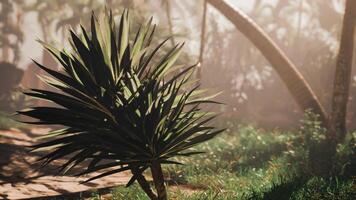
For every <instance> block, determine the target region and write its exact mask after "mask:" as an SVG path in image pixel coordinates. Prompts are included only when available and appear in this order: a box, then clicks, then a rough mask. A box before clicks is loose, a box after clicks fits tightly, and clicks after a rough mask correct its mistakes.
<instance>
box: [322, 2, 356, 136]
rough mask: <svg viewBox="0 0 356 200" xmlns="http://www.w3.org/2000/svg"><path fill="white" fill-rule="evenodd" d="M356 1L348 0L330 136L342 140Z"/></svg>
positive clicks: (349, 77) (344, 130) (336, 77)
mask: <svg viewBox="0 0 356 200" xmlns="http://www.w3.org/2000/svg"><path fill="white" fill-rule="evenodd" d="M355 12H356V1H355V0H347V1H346V4H345V14H344V20H343V25H342V33H341V40H340V48H339V53H338V57H337V62H336V71H335V78H334V91H333V98H332V111H331V116H330V126H329V135H328V136H329V137H330V139H332V140H336V141H337V142H340V141H341V140H343V139H344V137H345V134H346V112H347V103H348V98H349V89H350V81H351V69H352V56H353V55H352V54H353V45H354V44H353V43H354V34H355V25H356V24H355V21H356V13H355Z"/></svg>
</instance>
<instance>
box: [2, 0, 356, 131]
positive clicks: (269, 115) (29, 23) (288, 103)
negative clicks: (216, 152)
mask: <svg viewBox="0 0 356 200" xmlns="http://www.w3.org/2000/svg"><path fill="white" fill-rule="evenodd" d="M9 2H12V1H9ZM227 2H229V3H230V4H231V5H233V6H234V7H237V8H240V9H242V10H243V11H244V12H246V14H247V15H248V16H250V17H251V18H252V19H253V20H254V21H255V22H256V23H257V24H258V25H260V26H261V27H262V28H263V29H264V30H265V31H266V32H267V33H268V34H269V36H270V37H271V38H272V39H273V40H274V41H275V42H276V43H277V44H278V45H279V47H280V48H281V49H282V50H283V51H284V52H285V53H286V54H287V56H288V57H289V58H290V59H291V60H292V61H293V63H294V64H295V65H296V66H297V67H298V68H299V70H300V71H301V72H302V74H303V75H304V76H305V77H306V79H307V81H308V82H309V84H310V85H311V87H312V88H313V89H314V91H316V93H317V96H318V97H319V98H320V99H321V101H322V103H323V104H324V106H325V107H326V108H327V109H330V101H331V99H330V98H331V93H332V80H333V72H334V70H335V58H336V53H337V50H338V42H339V38H340V29H341V22H342V15H343V10H344V3H345V2H344V1H343V0H313V1H310V0H289V1H286V0H249V1H247V0H229V1H227ZM12 3H13V12H11V14H10V15H11V20H10V21H11V24H15V25H16V26H17V27H19V32H21V34H22V36H23V38H22V39H23V40H22V41H17V44H18V49H19V56H18V59H13V60H14V61H13V63H15V64H16V65H17V66H18V68H21V69H24V70H26V71H25V74H24V79H23V81H22V86H23V87H24V88H29V87H43V85H41V84H40V83H38V81H37V78H36V76H35V74H36V73H40V72H38V70H37V69H36V68H35V67H34V66H33V64H32V62H31V58H33V59H36V60H38V61H40V62H42V63H45V64H50V65H53V66H54V67H55V65H56V64H55V63H53V61H52V60H51V58H50V57H49V56H48V54H46V53H44V52H43V50H42V49H41V46H40V45H39V44H38V42H36V40H37V39H40V40H44V41H46V42H49V43H55V44H57V45H59V46H67V45H66V42H65V41H66V39H65V38H66V37H67V36H68V31H67V30H68V28H69V27H73V29H77V28H78V24H79V22H80V23H82V24H83V25H84V26H86V27H87V26H88V20H89V19H90V13H91V10H94V11H97V12H99V11H100V10H102V9H103V8H104V6H105V4H106V3H107V5H112V6H109V8H111V9H113V10H117V13H119V10H121V9H122V8H123V7H129V8H130V10H131V14H132V15H134V16H135V19H137V21H138V22H141V21H142V22H143V21H144V19H145V18H146V19H147V18H148V17H150V16H154V20H155V22H156V23H157V24H158V25H159V27H160V28H159V29H158V31H157V33H156V35H158V37H159V38H164V37H166V36H169V35H171V33H172V32H173V33H174V34H173V36H174V37H173V40H174V42H182V41H185V43H186V46H185V53H184V55H183V56H182V60H181V61H180V62H182V63H187V64H191V63H196V62H197V61H198V57H199V50H200V45H201V42H200V37H201V25H202V16H203V1H202V0H146V1H145V0H132V1H128V0H121V1H104V0H78V1H70V0H51V1H49V0H47V1H46V0H26V1H25V0H23V1H21V0H15V1H13V2H12ZM3 8H5V7H4V5H2V9H3ZM79 19H80V20H79ZM2 20H3V19H2ZM136 23H137V22H136ZM170 26H171V29H170ZM10 40H11V38H10ZM14 41H15V42H16V40H15V39H14ZM204 44H205V49H204V52H203V61H202V63H201V67H202V80H201V82H202V85H203V87H204V88H206V87H207V88H212V89H213V90H214V91H222V94H221V95H220V96H219V97H218V100H220V101H222V102H224V103H226V106H221V107H219V108H217V109H218V110H219V111H221V112H223V113H224V114H223V119H228V121H231V123H253V124H256V125H258V126H260V127H265V128H273V127H280V128H283V129H286V128H288V129H289V128H293V127H297V126H298V125H299V120H300V119H301V117H302V113H303V112H302V110H300V109H299V108H298V107H297V105H296V103H295V102H294V100H293V99H292V97H291V95H290V94H289V92H288V91H287V89H286V87H285V86H284V84H283V83H282V82H281V80H280V79H279V77H278V76H277V74H276V73H275V72H274V70H273V68H272V67H271V66H270V64H269V63H268V62H267V61H266V60H265V59H264V57H263V56H262V55H261V53H260V52H259V51H258V50H257V49H256V48H255V47H254V46H253V44H252V43H251V42H250V41H249V40H248V39H246V38H245V37H244V36H243V35H242V34H241V33H239V31H237V30H236V29H235V27H234V26H233V25H232V24H231V23H230V22H229V21H228V20H227V19H225V18H224V16H223V15H222V14H221V13H219V12H218V11H217V10H215V9H214V8H213V7H212V6H210V5H208V9H207V20H206V33H205V41H204ZM4 51H5V50H4V48H3V50H2V54H0V55H2V57H0V61H2V60H10V61H11V60H12V57H13V53H12V54H11V52H12V51H11V49H10V50H8V51H10V55H9V56H7V58H5V57H4V55H3V52H4ZM355 53H356V52H355ZM354 57H356V56H354ZM354 62H355V61H354ZM353 66H355V64H354V65H353ZM353 73H354V72H353ZM353 77H354V78H353V80H352V81H353V82H352V87H351V98H350V104H349V105H350V109H349V110H351V112H349V113H348V126H349V127H350V128H353V129H354V128H356V124H352V123H351V122H352V121H354V120H355V118H356V116H355V113H354V111H355V109H356V102H355V100H354V98H355V94H356V76H354V75H353Z"/></svg>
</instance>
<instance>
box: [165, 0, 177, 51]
mask: <svg viewBox="0 0 356 200" xmlns="http://www.w3.org/2000/svg"><path fill="white" fill-rule="evenodd" d="M164 8H165V10H166V17H167V23H168V30H169V35H170V37H171V44H172V46H174V45H175V43H176V42H175V41H174V37H173V23H172V14H171V5H170V3H169V0H164Z"/></svg>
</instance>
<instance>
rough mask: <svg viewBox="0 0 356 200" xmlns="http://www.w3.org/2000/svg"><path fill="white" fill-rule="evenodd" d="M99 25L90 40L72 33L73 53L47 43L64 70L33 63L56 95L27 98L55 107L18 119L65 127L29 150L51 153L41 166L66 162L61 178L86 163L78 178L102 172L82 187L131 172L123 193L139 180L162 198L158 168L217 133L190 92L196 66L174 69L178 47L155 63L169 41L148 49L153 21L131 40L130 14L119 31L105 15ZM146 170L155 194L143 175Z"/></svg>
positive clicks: (94, 21)
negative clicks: (39, 100) (60, 160)
mask: <svg viewBox="0 0 356 200" xmlns="http://www.w3.org/2000/svg"><path fill="white" fill-rule="evenodd" d="M103 18H104V19H103V20H102V21H100V23H99V22H98V20H97V19H96V17H95V16H94V15H93V16H92V18H91V30H90V34H89V33H88V32H89V31H86V30H85V29H84V28H83V27H82V34H80V35H77V34H75V33H74V32H72V31H71V44H72V46H73V51H72V52H71V53H69V52H67V51H65V50H62V51H59V50H57V49H55V48H53V47H51V46H49V45H46V44H44V47H45V48H46V49H47V50H48V51H49V52H50V53H51V54H53V56H54V57H55V58H56V59H57V60H58V61H59V63H60V64H61V65H62V66H63V72H57V71H54V70H51V69H50V68H48V67H46V66H42V65H41V64H39V63H37V62H36V64H37V65H38V66H39V67H40V68H41V69H43V70H44V71H46V72H47V73H48V74H49V76H46V77H42V80H43V81H44V82H45V83H47V84H48V85H50V86H52V87H53V88H55V89H56V92H53V91H47V90H39V89H32V90H31V91H29V92H26V94H27V95H29V96H31V97H35V98H40V99H43V100H47V101H50V102H52V103H54V104H56V106H48V107H33V108H30V109H27V110H23V111H19V113H20V114H22V115H25V116H27V117H31V118H34V119H36V120H35V121H30V122H28V123H31V124H38V125H61V126H63V127H65V128H64V129H61V130H55V131H53V132H50V133H48V135H46V136H45V138H46V139H47V140H46V141H45V142H43V143H40V144H37V145H34V146H33V149H34V150H46V151H49V152H48V153H47V154H46V155H45V156H44V157H42V158H41V160H43V164H44V165H47V164H49V163H51V162H52V161H54V160H57V159H61V158H64V157H65V158H66V159H67V162H66V163H65V164H64V165H63V166H62V167H61V169H60V172H63V173H65V172H67V171H68V170H71V169H73V168H74V167H76V166H78V165H79V164H82V163H83V162H84V161H88V160H89V162H86V163H88V164H87V166H85V169H82V171H81V172H80V173H78V174H76V175H78V176H80V175H84V174H89V173H92V172H102V173H100V175H97V176H94V177H92V178H90V179H88V180H87V181H91V180H94V179H97V178H101V177H104V176H108V175H111V174H114V173H118V172H122V171H127V170H129V171H131V173H132V178H131V179H130V181H129V182H128V183H127V186H129V185H131V184H132V183H133V182H134V181H137V182H138V183H139V185H140V186H141V187H142V189H143V190H144V191H145V192H146V194H147V195H148V196H149V197H150V198H151V199H167V194H166V189H165V185H164V177H163V174H162V168H161V165H162V164H179V163H178V162H176V161H174V160H171V158H173V157H176V156H190V155H193V154H196V153H200V152H195V151H193V150H189V148H191V147H193V146H194V145H197V144H199V143H201V142H204V141H207V140H209V139H211V138H213V137H214V136H216V135H217V134H218V133H220V132H221V131H222V130H216V129H215V128H214V127H211V126H207V125H206V124H207V123H208V122H209V121H210V120H212V119H213V118H214V116H210V115H209V114H208V113H207V112H203V111H201V109H200V105H201V104H202V103H214V102H213V101H210V100H208V99H207V98H202V97H201V96H202V95H201V93H200V92H198V91H197V90H196V89H197V87H193V86H191V85H192V84H191V81H190V76H191V74H192V70H193V68H194V66H191V67H185V68H177V67H173V65H174V63H175V61H176V59H177V58H178V56H179V53H180V51H181V49H182V45H176V46H175V47H174V48H172V49H171V50H170V51H169V52H167V53H166V54H165V55H164V56H163V57H162V58H160V59H158V61H157V62H154V63H153V62H152V60H153V58H154V57H155V55H156V53H157V52H158V51H159V50H160V48H161V47H162V45H164V43H165V42H166V41H167V40H166V41H163V42H162V43H161V44H160V45H159V46H157V47H155V48H153V47H151V46H150V43H151V41H152V38H153V34H154V30H155V26H154V25H152V19H151V20H149V21H148V22H147V23H146V24H145V25H142V26H141V28H140V29H139V30H138V31H137V34H136V37H135V38H134V39H132V40H130V38H129V35H130V34H129V33H130V22H129V15H128V12H127V11H125V12H124V13H123V14H122V16H121V20H120V24H119V27H118V29H116V27H115V23H114V20H113V18H112V16H111V15H110V14H106V15H105V17H103ZM155 60H157V59H155ZM149 168H150V169H151V173H152V177H153V182H154V185H155V188H156V192H153V190H152V189H151V187H150V185H149V184H148V182H147V181H146V179H145V177H144V175H143V173H144V171H145V170H147V169H149Z"/></svg>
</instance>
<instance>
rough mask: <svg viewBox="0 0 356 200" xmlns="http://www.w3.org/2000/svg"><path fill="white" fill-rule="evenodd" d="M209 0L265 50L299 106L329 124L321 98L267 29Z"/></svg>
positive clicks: (214, 0)
mask: <svg viewBox="0 0 356 200" xmlns="http://www.w3.org/2000/svg"><path fill="white" fill-rule="evenodd" d="M207 1H208V3H210V4H211V5H212V6H214V7H215V8H216V9H217V10H219V11H220V12H221V13H222V14H223V15H224V16H225V17H226V18H227V19H229V20H230V21H231V22H232V23H233V24H234V25H235V27H236V28H237V29H238V30H239V31H240V32H241V33H242V34H244V35H245V36H246V37H247V38H248V39H249V40H250V41H251V42H252V43H253V44H254V45H255V46H256V47H257V48H258V49H259V50H260V51H261V53H262V54H263V55H264V57H265V58H266V59H267V60H268V61H269V62H270V63H271V65H272V67H273V68H274V69H275V70H276V72H277V74H278V75H279V77H280V78H281V79H282V81H283V82H284V83H285V84H286V86H287V89H288V90H289V92H290V93H291V95H292V96H293V98H294V99H295V101H296V102H297V104H298V105H299V107H300V108H301V109H302V110H303V111H304V110H306V109H312V110H313V112H315V113H317V114H319V115H320V118H321V120H322V122H323V123H324V125H327V120H328V118H327V114H326V111H325V109H324V108H323V106H322V105H321V103H320V101H319V99H318V97H317V96H316V95H315V93H314V92H313V90H312V89H311V87H310V86H309V84H308V83H307V81H306V80H305V78H304V77H303V76H302V74H301V73H300V72H299V70H298V69H297V68H296V67H295V66H294V64H293V63H292V62H291V61H290V60H289V59H288V57H287V56H286V55H285V54H284V53H283V51H282V50H281V49H280V48H279V47H278V46H277V45H276V44H275V43H274V42H273V40H272V39H271V38H270V37H269V36H268V35H267V34H266V33H265V32H264V31H263V29H262V28H261V27H259V26H258V25H257V24H256V23H255V22H253V21H252V19H250V18H249V17H248V16H247V15H246V14H244V13H243V12H242V11H241V10H239V9H234V8H232V7H231V6H230V5H228V4H227V3H226V2H225V1H224V0H207Z"/></svg>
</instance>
